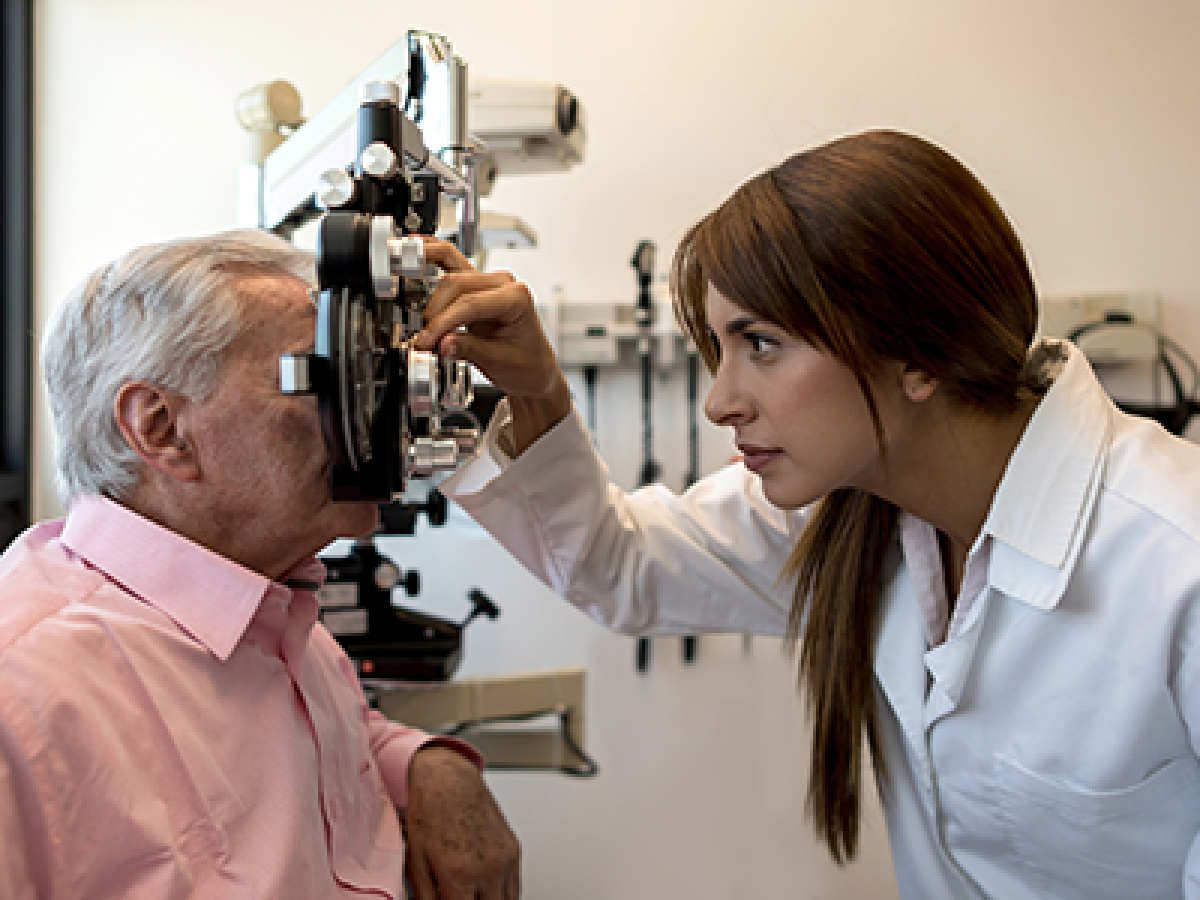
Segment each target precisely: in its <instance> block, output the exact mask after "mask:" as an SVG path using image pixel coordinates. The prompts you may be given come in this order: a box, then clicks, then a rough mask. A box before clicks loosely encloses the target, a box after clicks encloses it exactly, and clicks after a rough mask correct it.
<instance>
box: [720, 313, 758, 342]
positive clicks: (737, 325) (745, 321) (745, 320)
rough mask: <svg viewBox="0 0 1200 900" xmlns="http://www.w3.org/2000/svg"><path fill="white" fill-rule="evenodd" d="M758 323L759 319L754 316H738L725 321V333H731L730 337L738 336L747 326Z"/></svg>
mask: <svg viewBox="0 0 1200 900" xmlns="http://www.w3.org/2000/svg"><path fill="white" fill-rule="evenodd" d="M757 324H758V319H756V318H754V317H753V316H738V317H737V318H736V319H730V320H729V321H728V322H726V323H725V334H727V335H729V336H730V337H737V336H738V335H739V334H741V333H742V332H744V331H745V330H746V329H747V328H750V327H752V326H754V325H757Z"/></svg>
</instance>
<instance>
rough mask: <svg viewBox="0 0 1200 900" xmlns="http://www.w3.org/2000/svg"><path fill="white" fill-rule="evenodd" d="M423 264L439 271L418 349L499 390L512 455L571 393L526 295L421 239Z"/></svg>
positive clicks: (508, 278)
mask: <svg viewBox="0 0 1200 900" xmlns="http://www.w3.org/2000/svg"><path fill="white" fill-rule="evenodd" d="M425 258H426V259H427V260H428V261H430V262H433V263H436V264H437V265H439V266H441V267H442V269H443V270H444V271H445V274H443V276H442V279H441V281H440V282H439V284H438V286H437V290H435V291H434V292H433V296H432V297H430V299H429V304H428V305H427V306H426V309H425V327H424V329H422V331H421V332H420V333H419V334H418V335H417V336H416V338H415V340H414V346H415V347H416V348H417V349H418V350H432V349H434V348H435V347H436V348H437V350H438V352H439V353H441V354H443V355H445V356H452V357H454V358H456V359H465V360H467V361H468V362H471V363H473V364H474V365H475V366H476V367H477V368H478V369H479V371H481V372H482V373H483V374H484V375H486V376H487V378H488V379H489V380H490V381H491V382H492V384H494V385H495V386H496V387H498V388H499V389H500V390H502V391H504V392H505V393H506V394H507V395H508V397H509V406H510V408H511V409H512V413H513V432H512V437H513V443H514V445H515V446H514V447H513V448H512V449H513V451H514V455H517V454H520V453H521V452H522V451H523V450H524V449H525V448H526V447H528V446H529V444H531V443H533V442H534V441H535V440H537V438H538V437H540V436H541V435H542V434H544V433H545V432H546V431H548V430H549V429H550V428H551V427H552V426H553V425H554V424H555V423H557V422H558V421H560V420H561V419H563V418H564V417H565V416H566V415H567V414H568V413H569V412H570V411H571V392H570V389H569V388H568V387H567V382H566V379H565V378H564V377H563V374H562V370H561V369H560V368H559V367H558V360H557V359H555V357H554V351H553V350H552V349H551V347H550V342H549V341H548V340H547V339H546V334H545V332H544V331H542V325H541V322H540V321H539V320H538V317H537V313H536V312H535V311H534V308H533V297H532V295H531V294H530V293H529V288H528V287H527V286H525V285H524V284H522V283H521V282H519V281H517V280H516V279H514V278H513V277H512V275H510V274H509V273H507V272H489V273H487V274H481V273H479V272H476V271H475V269H474V268H473V267H472V266H471V264H470V263H469V262H468V261H467V259H466V257H464V256H463V255H462V254H461V253H459V252H458V249H457V248H456V247H454V246H453V245H452V244H449V243H446V242H445V241H438V240H433V239H427V240H426V241H425Z"/></svg>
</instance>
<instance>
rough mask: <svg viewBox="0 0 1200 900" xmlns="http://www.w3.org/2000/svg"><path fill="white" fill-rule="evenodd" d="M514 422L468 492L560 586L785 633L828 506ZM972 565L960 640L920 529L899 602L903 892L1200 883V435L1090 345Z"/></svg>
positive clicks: (884, 683)
mask: <svg viewBox="0 0 1200 900" xmlns="http://www.w3.org/2000/svg"><path fill="white" fill-rule="evenodd" d="M504 416H505V412H504V411H503V409H502V410H501V412H500V414H499V416H498V417H497V419H496V420H495V421H494V426H493V429H492V430H491V431H490V433H489V436H488V438H487V441H486V451H485V453H484V454H482V455H481V457H480V458H479V459H478V460H476V461H475V462H474V463H472V464H471V465H470V466H469V467H467V468H466V469H464V470H463V471H461V472H460V473H458V474H457V475H456V476H455V477H454V478H452V479H450V480H449V481H448V482H446V483H445V484H444V485H443V489H444V490H445V491H446V492H447V493H448V494H449V495H450V496H451V497H452V498H453V499H455V500H456V501H457V502H458V503H460V504H461V505H462V506H463V507H464V508H465V509H466V510H467V512H468V513H470V514H471V515H472V516H473V517H474V518H475V519H476V520H478V521H479V522H480V523H481V524H482V525H483V526H484V527H485V528H486V529H488V530H489V531H490V532H492V533H493V534H494V535H495V536H496V537H497V538H498V539H499V540H500V542H501V543H503V544H504V545H505V546H506V547H507V548H508V549H509V550H510V551H511V552H512V553H513V554H514V555H515V556H516V557H517V558H518V559H520V560H521V562H522V563H524V565H525V566H527V567H528V568H529V569H531V570H532V571H533V572H534V573H535V574H537V575H538V577H540V578H541V579H542V580H543V581H545V582H546V583H547V584H548V585H549V586H550V587H551V588H553V589H554V590H555V591H557V592H558V593H560V594H561V595H563V596H564V597H566V598H567V599H568V600H569V601H570V602H571V603H573V604H575V605H576V606H578V607H579V608H580V609H582V610H583V611H584V612H586V613H587V614H588V615H590V616H591V617H592V618H594V619H595V620H596V621H598V622H601V623H603V624H605V625H608V626H610V627H612V628H616V629H618V630H620V631H623V632H626V633H629V634H641V635H677V634H689V633H697V632H705V631H707V632H722V631H733V632H753V633H760V634H769V635H781V634H782V633H783V632H784V628H785V625H786V621H787V611H788V608H789V606H790V604H791V601H792V592H793V586H794V583H792V582H784V583H781V582H780V580H779V575H780V572H781V569H782V566H783V564H784V561H785V560H786V558H787V555H788V553H789V552H790V550H791V548H792V546H793V544H794V541H795V538H796V535H797V534H798V533H799V531H800V530H801V529H802V527H803V522H804V517H805V513H804V511H800V512H795V513H785V512H782V511H780V510H778V509H776V508H774V507H772V506H771V504H770V503H768V502H767V501H766V499H765V498H764V497H763V495H762V492H761V490H760V486H759V482H758V479H757V478H756V477H754V476H752V475H750V474H749V473H748V472H747V471H746V470H745V469H744V468H743V467H741V466H731V467H728V468H726V469H724V470H722V471H720V472H718V473H716V474H714V475H712V476H711V477H709V478H706V479H704V480H702V481H701V482H699V483H698V484H697V485H695V486H694V487H693V488H692V489H691V490H690V491H689V492H688V493H687V494H685V495H683V496H682V497H679V496H675V495H673V494H671V493H670V492H668V491H666V490H665V489H663V488H659V487H652V488H647V489H644V490H641V491H638V492H635V493H632V494H626V493H624V492H622V491H621V490H620V489H618V488H616V487H615V486H613V485H612V484H610V483H609V479H608V475H607V472H606V470H605V468H604V467H603V464H602V463H601V462H600V461H599V460H598V459H597V458H596V456H595V453H594V451H593V449H592V443H591V440H590V439H589V437H588V435H587V433H586V430H585V429H584V427H583V426H582V424H581V422H580V421H579V417H578V415H577V414H576V415H573V416H572V417H570V418H568V419H567V420H565V421H564V422H562V423H560V424H559V425H558V426H556V427H555V428H554V429H553V430H552V431H551V432H550V433H548V434H547V435H545V436H544V437H543V438H542V439H541V440H540V441H539V442H538V443H536V444H535V445H534V446H532V447H530V448H529V449H528V450H527V451H526V452H525V453H524V454H522V455H521V456H520V457H519V458H517V459H515V460H509V459H507V457H505V456H504V454H503V452H502V451H501V450H500V449H499V445H498V443H497V435H498V432H497V427H502V426H503V423H504V421H505V418H504ZM814 439H819V437H815V438H814ZM913 521H914V522H915V520H913ZM918 524H920V525H922V526H923V525H924V523H918ZM925 527H927V526H925ZM898 531H903V529H898ZM973 564H974V566H975V567H976V570H977V574H979V573H983V574H982V576H981V577H978V578H977V579H976V581H977V584H978V586H979V592H978V594H977V595H975V596H973V597H966V598H960V601H959V602H960V604H961V603H963V602H964V601H966V602H967V603H968V604H969V605H968V607H967V608H968V609H969V612H968V614H967V616H966V619H965V620H964V621H962V622H960V623H958V626H959V627H958V628H957V629H952V633H951V637H950V638H949V639H948V640H947V641H946V642H945V643H942V644H939V645H937V646H934V647H932V648H931V647H930V642H929V639H928V637H927V629H926V625H925V619H924V618H923V616H922V614H921V611H920V607H919V604H918V598H917V590H918V589H919V581H920V579H914V577H913V566H912V565H910V561H909V560H907V559H906V555H905V550H904V546H903V542H902V541H900V540H899V539H898V540H897V541H896V545H895V547H894V550H893V553H892V557H891V562H890V566H889V569H888V572H889V574H888V577H887V581H886V586H885V589H884V592H883V596H882V598H881V600H880V602H881V603H882V604H883V606H884V609H883V616H882V627H881V631H880V635H879V640H878V644H877V647H876V653H875V675H876V685H877V689H878V690H877V695H878V697H879V700H880V712H881V715H880V718H881V723H882V752H883V754H884V756H885V758H886V761H887V768H888V774H889V776H890V777H889V780H888V781H887V783H886V786H884V787H883V788H882V789H881V790H882V796H883V806H884V812H885V815H886V818H887V822H888V831H889V837H890V840H891V844H892V853H893V858H894V860H895V865H896V878H897V883H898V885H899V889H900V893H901V895H902V896H904V897H906V898H912V900H930V898H942V897H956V898H957V897H963V898H974V897H994V898H1003V900H1019V898H1048V897H1053V898H1080V900H1101V898H1114V900H1117V898H1119V900H1128V898H1131V897H1139V898H1142V897H1186V898H1189V900H1200V841H1198V840H1197V834H1198V833H1200V764H1198V762H1197V747H1198V746H1200V744H1198V741H1197V739H1198V736H1200V648H1198V647H1197V642H1198V641H1200V447H1196V446H1195V445H1192V444H1190V443H1187V442H1185V441H1182V440H1179V439H1177V438H1173V437H1171V436H1170V435H1168V434H1167V433H1166V432H1165V431H1163V430H1162V429H1160V428H1159V427H1158V426H1156V425H1154V424H1152V423H1150V422H1148V421H1145V420H1141V419H1137V418H1133V417H1130V416H1126V415H1124V414H1122V413H1121V412H1119V411H1118V410H1117V409H1116V408H1115V407H1114V406H1113V405H1112V403H1111V402H1110V401H1109V400H1108V398H1107V396H1106V395H1105V393H1104V391H1103V389H1102V387H1101V386H1100V385H1099V383H1098V382H1097V381H1096V379H1095V376H1094V375H1093V373H1092V371H1091V369H1090V367H1089V366H1088V364H1087V361H1086V360H1085V359H1084V358H1083V356H1082V354H1080V353H1079V351H1078V350H1075V349H1074V348H1071V352H1070V357H1069V359H1068V362H1067V364H1066V367H1065V369H1064V371H1063V372H1062V373H1061V375H1060V376H1059V378H1058V379H1057V380H1056V382H1055V383H1054V385H1053V386H1052V387H1051V389H1050V390H1049V391H1048V393H1047V395H1046V396H1045V397H1044V398H1043V400H1042V402H1041V404H1040V405H1039V407H1038V410H1037V412H1036V413H1035V414H1034V417H1033V419H1032V420H1031V421H1030V423H1029V426H1028V428H1027V429H1026V433H1025V435H1024V436H1023V438H1022V440H1021V442H1020V444H1019V445H1018V447H1017V449H1016V451H1015V452H1014V454H1013V457H1012V459H1011V461H1010V464H1009V467H1008V470H1007V471H1006V474H1005V476H1004V479H1003V481H1002V483H1001V485H1000V487H999V489H998V491H997V494H996V497H995V499H994V501H993V505H992V509H991V511H990V513H989V516H988V519H987V522H986V524H985V526H984V530H983V532H982V534H981V536H980V539H979V541H978V542H977V543H976V545H975V547H974V548H973V549H972V553H971V555H970V557H969V558H968V563H967V566H968V573H969V572H970V569H971V567H972V565H973ZM966 582H967V583H969V582H970V578H968V579H966ZM915 583H916V585H917V586H915Z"/></svg>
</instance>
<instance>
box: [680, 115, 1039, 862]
mask: <svg viewBox="0 0 1200 900" xmlns="http://www.w3.org/2000/svg"><path fill="white" fill-rule="evenodd" d="M671 282H672V295H673V298H674V303H675V311H676V315H677V316H678V317H679V320H680V322H681V324H682V325H683V327H684V329H685V330H686V331H687V332H688V334H689V336H690V337H691V338H692V339H693V340H694V341H695V342H696V344H697V346H698V347H699V348H700V351H701V353H702V354H703V355H704V358H705V360H706V361H707V363H708V365H709V367H710V369H713V368H715V367H716V364H717V355H716V352H717V351H716V347H715V346H714V344H713V341H712V338H711V335H710V332H709V326H708V322H707V318H706V314H705V295H706V293H707V291H708V289H709V287H710V285H711V287H712V288H715V289H716V290H717V291H719V292H720V293H721V295H722V296H723V297H725V298H726V299H727V300H729V301H730V302H731V303H733V304H735V305H736V306H739V307H741V308H743V309H745V310H747V311H748V312H750V313H751V314H753V315H756V316H758V317H760V318H762V319H764V320H765V321H769V322H772V323H774V324H776V325H778V326H780V327H782V328H784V329H786V330H788V331H789V332H791V333H793V334H795V335H797V336H798V337H800V338H802V339H804V340H806V341H808V342H810V343H812V344H814V345H815V346H817V347H819V348H821V349H822V350H823V351H825V352H827V353H829V354H831V355H832V356H834V357H835V358H837V359H838V360H840V361H841V362H842V363H843V364H845V365H846V366H847V367H848V368H849V369H850V370H851V371H852V372H853V373H854V374H855V376H856V377H857V379H858V382H859V385H860V387H861V388H862V392H863V397H864V399H865V400H866V403H867V406H868V409H869V411H870V414H871V417H872V419H873V420H874V422H875V430H876V434H877V436H878V438H879V441H880V446H881V448H883V447H884V440H883V438H884V435H883V428H882V424H881V421H880V418H879V414H878V410H877V407H876V404H875V400H874V398H873V396H872V392H871V387H870V385H871V382H872V380H873V378H874V376H876V375H877V374H878V373H879V372H880V367H881V365H882V364H883V363H884V362H886V361H889V360H898V361H902V362H904V363H906V364H908V365H910V366H912V367H914V368H916V369H918V370H920V371H923V372H925V373H927V374H928V375H930V376H932V377H933V378H936V379H937V380H938V383H939V390H942V391H945V392H946V395H947V396H948V397H949V398H950V399H951V400H952V401H953V402H955V403H956V404H958V405H960V406H962V407H964V408H967V409H971V410H974V411H976V412H978V413H980V414H983V415H1002V414H1004V413H1007V412H1010V411H1011V410H1013V409H1014V408H1015V406H1016V405H1017V403H1018V397H1019V389H1020V388H1021V387H1022V384H1023V382H1022V366H1023V364H1024V362H1025V357H1026V352H1027V349H1028V347H1029V344H1030V342H1031V341H1032V339H1033V333H1034V329H1035V326H1036V323H1037V300H1036V294H1035V290H1034V285H1033V278H1032V276H1031V274H1030V271H1029V266H1028V263H1027V262H1026V259H1025V254H1024V251H1023V250H1022V248H1021V243H1020V241H1019V240H1018V239H1017V236H1016V234H1015V232H1014V231H1013V229H1012V226H1011V225H1010V224H1009V222H1008V220H1007V218H1005V216H1004V213H1003V212H1002V211H1001V209H1000V207H999V205H998V204H997V203H996V201H995V200H994V199H993V198H992V196H991V195H990V194H989V193H988V192H987V190H986V189H985V188H984V187H983V185H982V184H980V183H979V181H978V180H977V179H976V178H975V177H974V176H973V175H972V174H971V173H970V172H969V171H968V170H967V169H966V168H965V167H964V166H963V165H962V164H961V163H959V162H958V161H957V160H956V159H954V158H953V157H952V156H950V155H949V154H948V153H946V152H945V151H944V150H942V149H940V148H938V147H936V146H934V145H933V144H931V143H929V142H928V141H925V140H922V139H920V138H917V137H913V136H911V135H907V134H901V133H897V132H892V131H872V132H867V133H864V134H859V135H853V136H850V137H845V138H841V139H839V140H836V141H833V142H832V143H829V144H825V145H823V146H820V147H817V148H815V149H812V150H807V151H805V152H803V153H799V154H797V155H795V156H793V157H791V158H789V159H787V160H785V161H784V162H783V163H781V164H779V165H778V166H776V167H775V168H773V169H771V170H769V171H767V172H764V173H763V174H761V175H758V176H756V177H755V178H752V179H751V180H750V181H748V182H746V183H745V184H743V185H742V186H741V187H740V188H738V190H737V191H735V192H734V194H733V195H732V196H731V197H730V198H729V199H728V200H726V201H725V202H724V203H723V204H722V205H721V206H720V207H719V208H718V209H717V210H715V211H714V212H712V213H710V214H709V215H708V216H706V217H705V218H704V219H702V220H701V221H700V222H698V223H697V224H696V225H695V226H693V227H692V228H691V230H690V231H688V233H687V234H686V235H685V237H684V239H683V241H682V242H681V243H680V246H679V249H678V250H677V251H676V254H675V258H674V261H673V264H672V271H671ZM813 439H814V440H820V436H819V435H814V438H813ZM885 459H886V453H885ZM896 512H897V510H896V508H895V507H894V506H892V505H891V504H890V503H888V502H886V501H884V500H882V499H880V498H878V497H875V496H872V495H870V494H866V493H863V492H861V491H858V490H854V489H849V488H847V489H838V490H835V491H833V492H831V493H830V494H829V495H827V496H826V497H824V498H823V499H822V500H821V501H820V502H819V503H818V504H817V507H816V509H815V510H814V511H813V513H812V515H811V517H810V519H809V522H808V525H807V527H806V528H805V531H804V533H803V535H802V536H801V539H800V541H799V543H798V545H797V547H796V548H795V550H794V552H793V555H792V558H791V560H790V561H789V567H788V569H787V572H788V573H791V574H795V575H797V588H796V598H795V601H794V602H793V604H792V610H791V616H790V620H789V629H788V630H789V636H790V637H791V638H792V639H793V640H799V641H800V663H799V675H800V681H801V686H802V690H803V693H804V695H805V696H806V698H807V701H808V704H809V710H810V713H811V716H812V719H813V738H812V740H813V748H812V750H813V752H812V771H811V773H810V775H809V786H808V808H809V811H810V813H811V814H812V816H813V820H814V822H815V825H816V828H817V832H818V834H819V835H820V836H821V837H822V838H823V839H824V840H825V842H826V843H827V844H828V846H829V850H830V853H831V854H832V855H833V858H834V859H835V860H837V861H838V862H839V863H841V862H844V861H845V860H846V859H849V858H852V857H853V856H854V854H855V852H856V849H857V845H858V831H859V809H860V802H861V794H862V784H861V778H860V773H861V771H862V764H863V741H864V736H865V740H866V742H867V745H868V746H869V748H870V751H871V755H872V757H873V759H874V762H875V769H876V773H877V775H878V777H879V778H880V780H881V781H886V777H887V772H886V770H885V768H884V762H883V759H882V757H881V756H880V754H879V720H878V711H877V708H876V696H875V690H874V671H873V662H874V655H875V640H876V635H877V631H878V623H879V612H880V597H881V594H882V589H883V583H884V578H885V576H886V574H887V573H886V569H887V557H888V553H889V548H890V547H891V546H892V544H893V531H894V526H895V521H896Z"/></svg>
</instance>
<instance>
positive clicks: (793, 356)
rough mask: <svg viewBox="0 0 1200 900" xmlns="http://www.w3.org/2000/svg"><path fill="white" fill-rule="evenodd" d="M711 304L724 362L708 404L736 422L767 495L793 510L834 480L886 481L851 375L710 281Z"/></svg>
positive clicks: (869, 485)
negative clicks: (759, 316) (717, 289)
mask: <svg viewBox="0 0 1200 900" xmlns="http://www.w3.org/2000/svg"><path fill="white" fill-rule="evenodd" d="M705 307H706V309H707V311H708V322H709V326H710V327H711V329H712V337H713V341H714V342H715V345H716V346H717V348H718V350H719V352H720V361H719V363H718V366H717V370H716V373H715V375H714V379H713V385H712V389H711V390H710V391H709V393H708V399H707V400H706V401H705V404H704V411H705V414H706V415H707V416H708V418H709V419H711V420H712V421H713V422H714V423H715V424H717V425H728V426H730V427H731V428H733V430H734V434H735V439H736V441H737V446H738V450H739V451H740V452H741V454H742V456H743V463H744V465H745V466H746V468H748V469H750V470H751V471H753V472H755V473H756V474H758V476H759V477H760V478H761V479H762V485H763V492H764V493H765V494H766V497H767V499H768V500H770V501H771V502H772V503H774V504H775V505H776V506H779V507H781V508H784V509H796V508H799V507H801V506H805V505H807V504H809V503H812V502H814V501H815V500H818V499H820V498H821V497H822V496H824V495H825V494H827V493H829V492H830V491H831V490H834V489H835V488H842V487H857V488H862V489H864V490H872V489H874V488H876V487H877V486H878V485H879V484H881V483H882V482H881V479H882V478H883V468H882V458H881V453H880V447H879V441H878V438H877V436H876V432H875V427H874V423H873V421H872V418H871V413H870V409H869V407H868V406H867V401H866V398H865V397H864V396H863V393H862V389H861V388H860V387H859V383H858V380H857V379H856V378H855V376H854V373H853V372H851V371H850V369H849V368H847V367H846V366H845V365H843V364H842V363H841V362H840V361H838V360H837V359H835V358H834V357H833V356H831V355H829V354H828V353H825V352H823V351H822V350H819V349H817V348H816V347H814V346H813V345H811V344H809V343H807V342H805V341H803V340H801V339H799V338H797V337H795V336H794V335H791V334H789V333H788V332H786V331H784V330H783V329H782V328H780V327H778V326H776V325H772V324H769V323H767V322H765V321H763V320H762V319H759V318H758V317H757V316H755V315H753V314H752V313H749V312H747V311H746V310H744V309H742V308H740V307H738V306H734V305H733V304H732V303H730V302H729V301H728V300H727V299H726V298H725V297H723V296H722V295H721V294H720V293H719V292H718V291H716V290H715V289H714V288H712V287H711V286H710V287H709V289H708V294H707V295H706V297H705ZM877 402H878V401H877ZM884 412H885V411H884V409H883V408H882V407H881V409H880V413H881V415H884ZM885 429H886V417H885Z"/></svg>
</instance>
